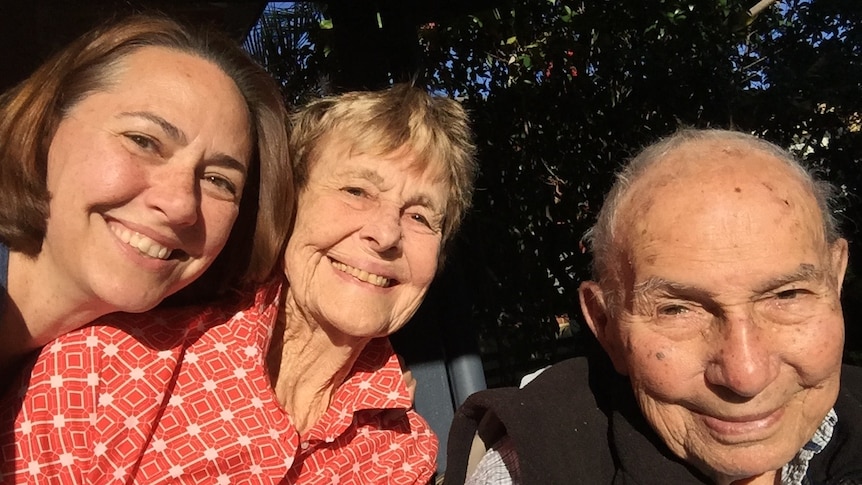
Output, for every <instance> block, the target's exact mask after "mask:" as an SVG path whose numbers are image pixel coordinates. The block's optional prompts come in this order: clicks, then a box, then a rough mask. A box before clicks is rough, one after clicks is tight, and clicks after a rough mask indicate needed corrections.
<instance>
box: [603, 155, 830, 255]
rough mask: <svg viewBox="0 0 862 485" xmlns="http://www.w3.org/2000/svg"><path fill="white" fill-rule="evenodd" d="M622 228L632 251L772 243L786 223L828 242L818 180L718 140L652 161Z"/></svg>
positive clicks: (808, 241) (628, 203)
mask: <svg viewBox="0 0 862 485" xmlns="http://www.w3.org/2000/svg"><path fill="white" fill-rule="evenodd" d="M616 229H617V233H618V235H619V236H620V242H621V243H624V245H625V246H626V247H628V249H629V250H631V251H634V250H636V249H637V248H638V247H639V246H640V245H642V244H644V243H645V242H655V243H659V242H662V241H663V242H664V244H668V242H674V243H679V244H685V245H688V246H698V245H706V244H707V243H711V242H714V241H715V240H717V239H722V238H725V239H726V240H727V243H728V244H733V243H734V241H738V242H740V243H741V242H742V241H745V242H746V243H752V244H757V243H758V242H759V243H761V244H763V245H766V244H770V243H771V241H772V239H773V238H775V237H776V236H779V235H780V234H778V232H780V231H785V232H791V233H795V234H796V235H797V237H795V240H796V243H797V244H799V245H817V246H818V249H819V246H820V245H821V244H823V243H824V242H825V235H823V221H822V219H821V214H820V210H819V207H818V205H817V201H816V198H815V196H814V194H813V193H812V188H811V187H810V186H809V184H808V183H806V181H805V180H804V179H803V178H802V176H801V175H800V174H799V173H798V172H797V171H796V170H794V169H793V168H792V167H790V166H789V165H788V163H787V162H785V161H783V160H780V159H778V158H776V157H775V156H773V155H771V154H769V153H765V152H762V151H759V150H756V149H752V148H749V147H741V146H734V145H730V146H728V145H727V144H726V143H724V144H719V143H716V142H699V143H690V144H687V145H683V146H682V147H680V148H678V149H676V150H674V151H672V152H670V153H668V154H667V155H665V156H664V157H663V159H661V160H659V161H657V162H656V163H655V164H654V165H653V166H651V167H650V168H649V169H647V171H646V172H644V173H643V174H642V175H641V177H640V178H639V179H638V180H636V181H635V182H634V184H632V186H631V188H630V189H629V191H628V193H627V194H626V196H625V198H624V199H623V201H622V203H621V205H620V207H619V218H618V220H617V221H616ZM803 236H808V237H803Z"/></svg>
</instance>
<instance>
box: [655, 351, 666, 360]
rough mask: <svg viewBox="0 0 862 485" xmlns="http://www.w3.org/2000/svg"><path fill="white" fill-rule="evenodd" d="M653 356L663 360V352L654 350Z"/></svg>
mask: <svg viewBox="0 0 862 485" xmlns="http://www.w3.org/2000/svg"><path fill="white" fill-rule="evenodd" d="M655 358H656V359H658V360H664V352H656V353H655Z"/></svg>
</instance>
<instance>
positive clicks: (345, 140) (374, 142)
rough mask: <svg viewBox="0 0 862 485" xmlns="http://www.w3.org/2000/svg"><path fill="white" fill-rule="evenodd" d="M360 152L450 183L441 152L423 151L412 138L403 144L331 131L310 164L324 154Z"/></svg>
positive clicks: (343, 155) (342, 156)
mask: <svg viewBox="0 0 862 485" xmlns="http://www.w3.org/2000/svg"><path fill="white" fill-rule="evenodd" d="M359 155H370V156H372V157H375V158H378V159H380V160H382V161H386V163H398V164H399V165H400V167H399V168H400V169H402V170H406V171H410V172H414V173H416V174H420V175H421V176H422V177H423V178H426V177H427V179H428V181H429V182H432V183H444V184H447V185H448V184H450V183H451V180H450V169H449V166H448V165H447V164H446V162H445V161H444V160H442V159H441V157H440V156H439V154H436V153H428V150H425V151H424V152H422V151H420V150H419V149H417V148H416V147H413V146H411V145H410V143H409V141H408V142H407V143H403V144H401V145H397V146H396V145H393V144H388V143H386V142H385V141H384V140H381V139H379V138H377V139H375V137H373V136H339V135H338V134H337V133H330V134H328V135H326V136H324V137H323V138H321V140H320V142H319V143H317V147H316V150H314V151H313V152H312V154H311V159H310V160H309V165H310V166H309V168H311V166H313V165H314V163H316V162H317V161H319V160H320V159H321V157H323V156H332V157H336V159H348V158H352V157H355V156H359Z"/></svg>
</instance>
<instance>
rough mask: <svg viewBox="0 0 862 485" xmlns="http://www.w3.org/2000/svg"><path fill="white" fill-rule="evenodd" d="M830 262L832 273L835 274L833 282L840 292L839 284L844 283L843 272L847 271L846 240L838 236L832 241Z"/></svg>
mask: <svg viewBox="0 0 862 485" xmlns="http://www.w3.org/2000/svg"><path fill="white" fill-rule="evenodd" d="M830 253H831V254H830V256H831V260H832V261H831V262H832V274H833V275H835V284H836V286H837V288H838V293H839V294H840V293H841V285H842V284H843V283H844V273H845V272H846V271H847V258H848V256H847V240H846V239H844V238H839V239H838V240H837V241H835V242H834V243H832V247H831V248H830Z"/></svg>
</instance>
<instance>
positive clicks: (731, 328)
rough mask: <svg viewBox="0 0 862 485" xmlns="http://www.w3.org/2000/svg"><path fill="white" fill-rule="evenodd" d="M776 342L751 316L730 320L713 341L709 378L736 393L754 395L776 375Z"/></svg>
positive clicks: (745, 395)
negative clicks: (774, 344) (774, 347)
mask: <svg viewBox="0 0 862 485" xmlns="http://www.w3.org/2000/svg"><path fill="white" fill-rule="evenodd" d="M772 344H773V342H770V340H769V338H768V336H766V335H764V332H763V330H762V329H760V328H758V327H757V326H756V325H755V324H754V322H752V320H751V319H749V318H738V319H734V320H729V321H728V322H727V325H726V327H725V329H724V332H722V333H721V335H720V336H716V339H715V342H714V343H713V345H714V346H715V348H714V349H713V352H714V353H713V355H714V357H713V359H712V362H711V363H710V364H709V366H708V368H707V372H706V374H707V380H708V381H709V382H710V383H712V384H715V385H719V386H722V387H725V388H727V389H729V390H731V391H733V392H734V393H735V394H737V395H739V396H744V397H753V396H756V395H757V394H759V393H760V392H761V391H763V390H764V389H766V387H767V386H768V385H769V384H770V383H771V382H772V381H773V380H775V378H776V377H777V374H778V365H777V362H776V358H775V355H774V352H773V350H772Z"/></svg>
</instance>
